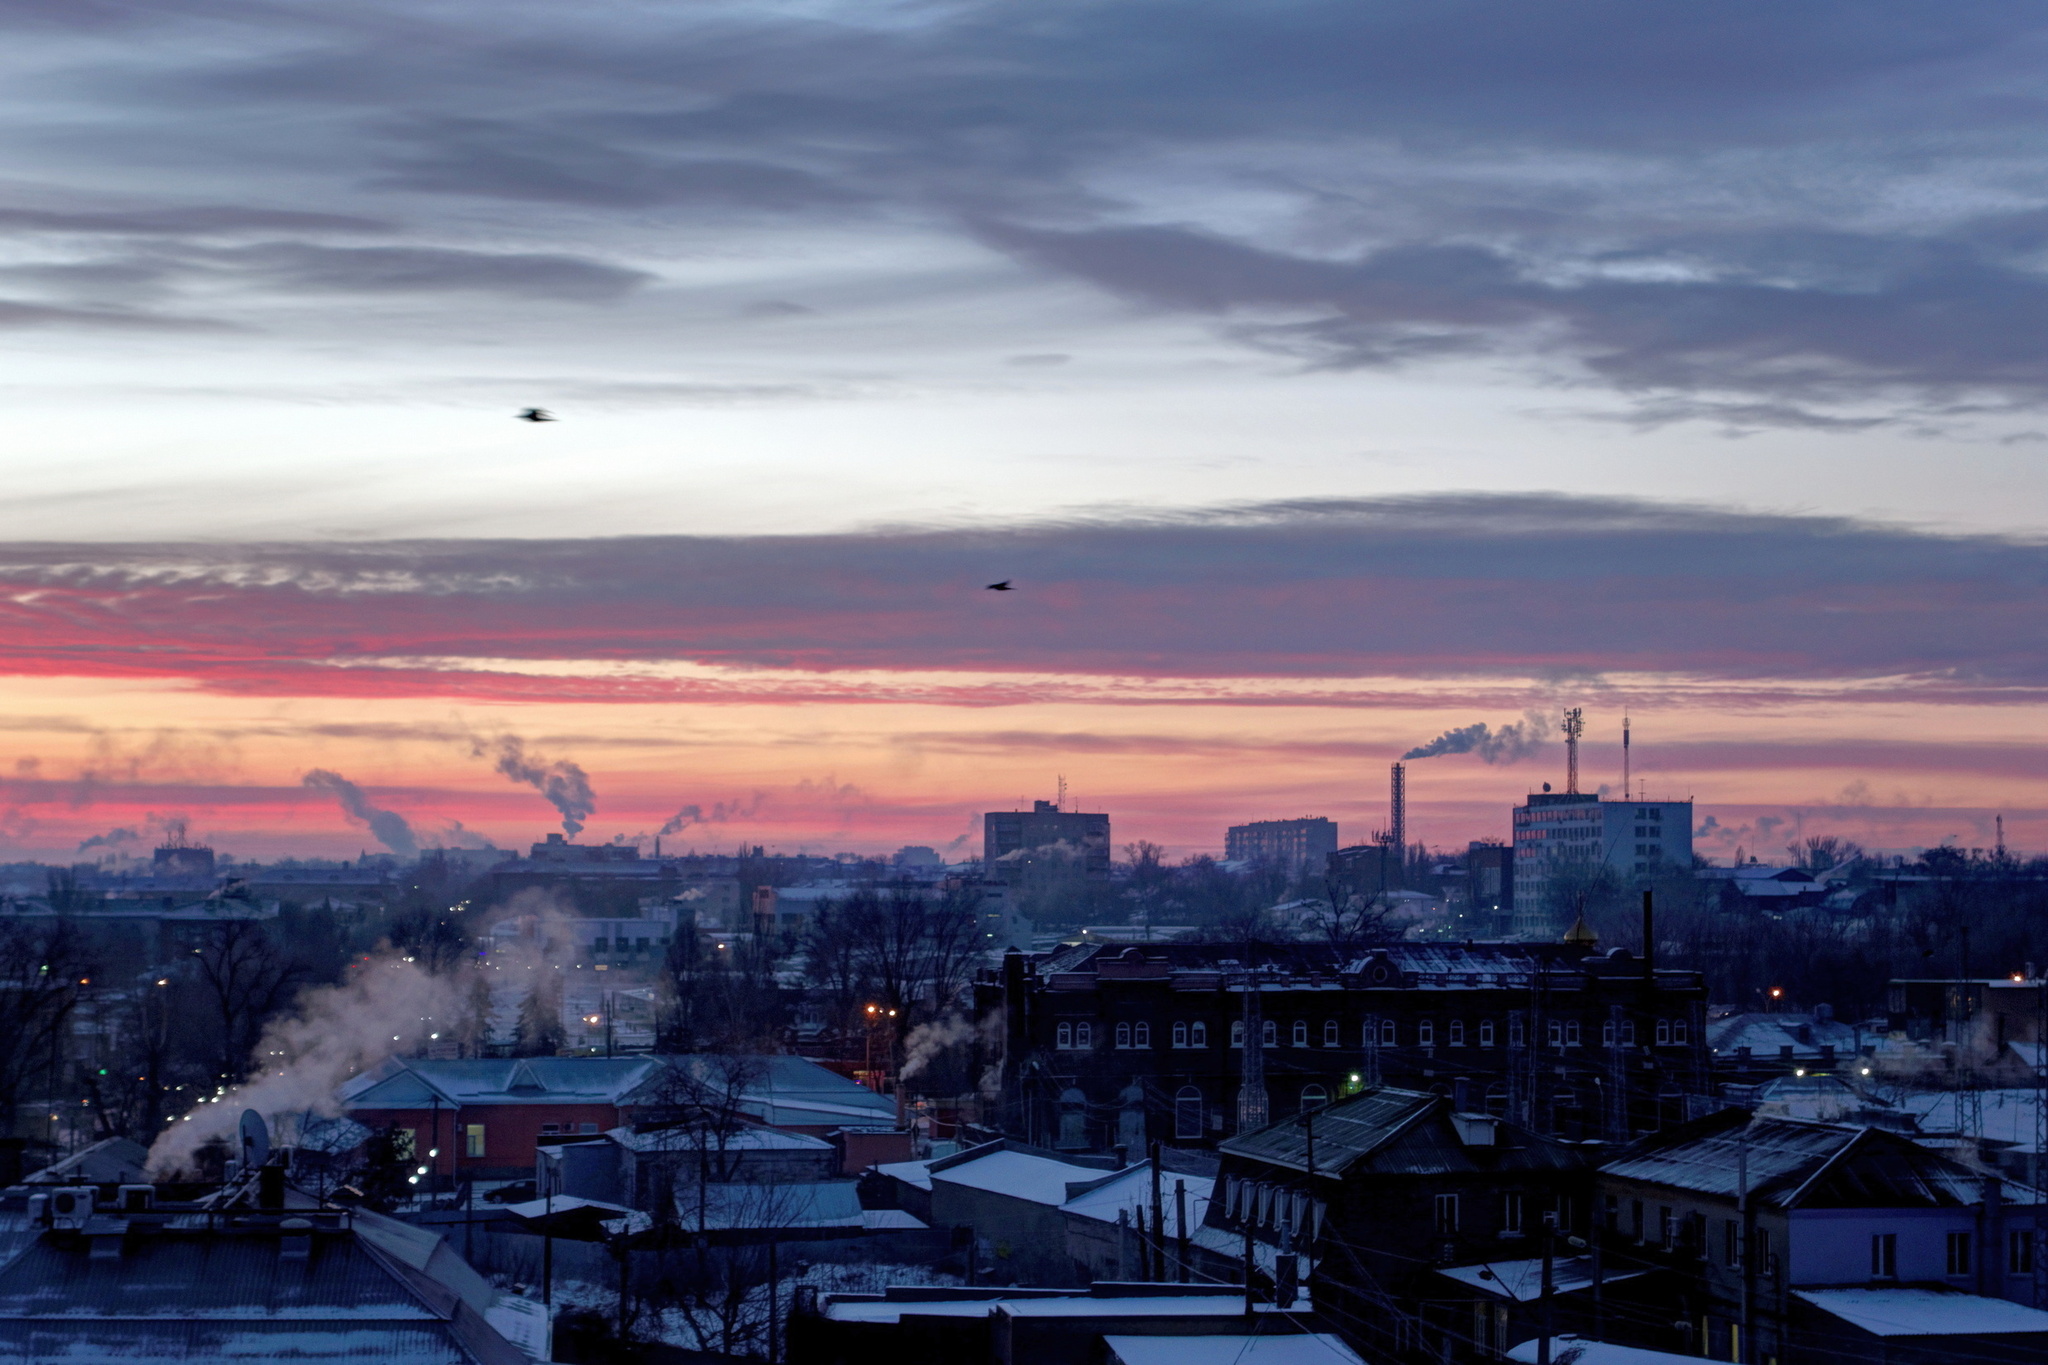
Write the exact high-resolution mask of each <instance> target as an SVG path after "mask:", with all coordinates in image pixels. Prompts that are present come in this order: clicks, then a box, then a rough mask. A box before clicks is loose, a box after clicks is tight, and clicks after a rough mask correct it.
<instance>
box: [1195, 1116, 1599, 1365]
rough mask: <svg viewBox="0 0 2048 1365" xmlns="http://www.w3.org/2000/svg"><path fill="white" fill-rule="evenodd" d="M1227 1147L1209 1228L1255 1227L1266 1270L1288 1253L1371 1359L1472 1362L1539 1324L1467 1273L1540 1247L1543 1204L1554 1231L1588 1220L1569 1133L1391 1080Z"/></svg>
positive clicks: (1584, 1171)
mask: <svg viewBox="0 0 2048 1365" xmlns="http://www.w3.org/2000/svg"><path fill="white" fill-rule="evenodd" d="M1221 1154H1222V1169H1221V1172H1220V1174H1219V1176H1218V1179H1217V1182H1216V1187H1215V1191H1214V1195H1213V1197H1212V1198H1211V1200H1210V1203H1209V1207H1208V1210H1207V1227H1208V1228H1209V1229H1210V1230H1211V1231H1212V1233H1213V1234H1214V1235H1216V1236H1218V1237H1219V1239H1231V1240H1237V1241H1239V1242H1242V1241H1243V1240H1244V1239H1246V1238H1249V1240H1250V1241H1251V1242H1252V1244H1253V1257H1254V1260H1255V1262H1256V1263H1257V1264H1258V1266H1259V1267H1260V1270H1261V1272H1262V1273H1263V1274H1265V1275H1268V1276H1271V1275H1273V1274H1274V1272H1278V1271H1280V1270H1281V1269H1282V1267H1284V1266H1285V1264H1286V1260H1287V1256H1288V1253H1290V1252H1291V1253H1292V1254H1293V1256H1294V1257H1296V1258H1297V1261H1296V1265H1295V1267H1294V1271H1293V1273H1294V1274H1295V1275H1297V1276H1300V1277H1303V1279H1304V1282H1305V1283H1307V1284H1309V1285H1310V1287H1311V1289H1312V1293H1313V1297H1314V1301H1315V1303H1316V1306H1317V1308H1318V1310H1319V1311H1322V1312H1325V1313H1327V1314H1329V1316H1330V1319H1331V1322H1332V1324H1333V1326H1334V1329H1335V1330H1336V1331H1338V1332H1339V1333H1341V1334H1343V1335H1344V1336H1345V1337H1346V1338H1347V1340H1349V1341H1350V1342H1351V1344H1352V1345H1353V1346H1354V1347H1356V1348H1357V1349H1358V1350H1359V1351H1360V1352H1361V1353H1362V1354H1364V1355H1365V1356H1366V1357H1367V1358H1369V1359H1384V1358H1387V1357H1394V1358H1402V1359H1405V1358H1417V1359H1420V1358H1428V1359H1434V1360H1452V1359H1467V1358H1471V1357H1472V1356H1473V1355H1474V1354H1475V1353H1476V1354H1479V1355H1482V1356H1483V1355H1485V1354H1487V1353H1488V1352H1490V1351H1493V1350H1496V1349H1499V1348H1501V1347H1504V1346H1505V1344H1506V1343H1507V1341H1509V1340H1512V1339H1515V1333H1516V1332H1518V1331H1522V1330H1525V1329H1526V1330H1529V1331H1533V1330H1534V1327H1533V1324H1525V1323H1524V1322H1522V1320H1521V1318H1520V1317H1519V1316H1517V1315H1516V1314H1515V1313H1514V1312H1513V1309H1514V1306H1515V1305H1516V1304H1517V1303H1519V1302H1521V1301H1522V1300H1521V1299H1520V1298H1519V1297H1517V1296H1513V1295H1510V1296H1507V1297H1505V1298H1503V1297H1501V1296H1499V1295H1496V1294H1494V1293H1492V1292H1490V1289H1489V1288H1488V1287H1487V1282H1486V1281H1484V1280H1480V1279H1479V1277H1478V1275H1477V1270H1478V1269H1485V1268H1486V1267H1487V1266H1488V1265H1510V1264H1513V1263H1519V1262H1526V1261H1528V1260H1529V1259H1530V1258H1532V1257H1534V1256H1537V1255H1540V1254H1541V1252H1540V1248H1541V1236H1540V1234H1541V1232H1542V1229H1543V1226H1544V1219H1545V1217H1546V1215H1556V1217H1557V1219H1558V1222H1559V1224H1560V1227H1559V1233H1560V1235H1570V1234H1571V1233H1572V1231H1573V1230H1574V1229H1582V1228H1583V1225H1584V1221H1585V1218H1586V1208H1587V1195H1588V1193H1589V1192H1590V1189H1591V1172H1590V1168H1589V1164H1588V1162H1587V1160H1586V1159H1585V1157H1584V1155H1583V1154H1582V1149H1580V1148H1579V1147H1577V1146H1576V1145H1574V1144H1571V1143H1566V1142H1562V1141H1559V1140H1557V1139H1555V1138H1551V1137H1547V1136H1545V1135H1543V1134H1540V1133H1536V1132H1532V1131H1530V1130H1529V1129H1527V1128H1524V1127H1521V1126H1520V1125H1518V1124H1515V1123H1512V1122H1509V1121H1508V1120H1506V1119H1503V1118H1497V1117H1495V1116H1493V1115H1490V1114H1477V1113H1467V1112H1463V1111H1461V1110H1459V1109H1457V1108H1456V1107H1455V1105H1454V1103H1453V1101H1452V1100H1451V1099H1450V1098H1449V1097H1447V1096H1443V1095H1437V1094H1431V1093H1426V1092H1423V1091H1418V1090H1402V1089H1397V1088H1394V1087H1392V1086H1382V1087H1379V1088H1377V1089H1373V1090H1368V1091H1366V1092H1365V1093H1363V1094H1361V1095H1358V1096H1356V1097H1354V1098H1351V1099H1347V1100H1342V1101H1340V1102H1338V1103H1336V1104H1333V1105H1331V1106H1329V1107H1328V1108H1326V1109H1319V1110H1314V1111H1311V1112H1308V1113H1303V1114H1296V1115H1293V1116H1291V1117H1289V1118H1286V1119H1282V1120H1281V1121H1279V1122H1278V1123H1274V1124H1271V1125H1269V1126H1267V1127H1265V1128H1261V1129H1258V1130H1256V1131H1254V1132H1250V1133H1244V1134H1240V1135H1239V1136H1237V1137H1233V1138H1229V1139H1227V1140H1225V1141H1224V1142H1223V1144H1222V1146H1221ZM1458 1267H1475V1268H1476V1269H1475V1271H1474V1277H1473V1278H1474V1283H1464V1282H1461V1281H1459V1280H1458V1279H1457V1278H1455V1277H1454V1276H1446V1275H1444V1274H1442V1273H1439V1272H1441V1271H1444V1270H1451V1269H1455V1268H1458ZM1494 1278H1495V1280H1496V1281H1497V1280H1498V1277H1497V1276H1496V1277H1494ZM1496 1310H1498V1312H1497V1311H1496ZM1475 1324H1476V1325H1475Z"/></svg>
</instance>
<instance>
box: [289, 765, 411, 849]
mask: <svg viewBox="0 0 2048 1365" xmlns="http://www.w3.org/2000/svg"><path fill="white" fill-rule="evenodd" d="M300 780H301V781H302V782H303V783H304V784H305V785H306V786H308V787H315V788H319V789H321V790H324V791H331V792H333V793H334V797H335V799H336V800H337V801H339V802H341V808H342V809H343V810H344V811H347V812H348V816H349V818H350V819H351V820H356V821H359V822H361V823H362V824H365V825H368V826H369V827H370V834H371V836H372V837H373V838H375V839H376V840H377V842H378V843H380V844H382V845H384V847H386V848H388V849H390V850H391V851H392V852H393V853H396V854H398V855H399V856H400V857H402V858H410V857H412V856H414V855H415V854H417V853H418V852H419V851H420V842H419V840H418V839H416V838H414V837H413V832H412V826H411V825H408V824H407V823H406V822H405V817H404V816H403V815H400V814H399V813H398V812H397V811H393V810H383V809H380V808H379V807H376V806H373V805H371V804H370V798H369V797H367V796H365V795H363V789H362V788H361V787H358V786H357V785H356V784H355V783H353V782H351V781H349V780H348V779H347V778H345V777H343V776H342V775H341V774H340V773H337V772H331V771H329V770H328V769H326V768H315V769H313V771H311V772H309V773H307V774H306V775H305V777H303V778H301V779H300Z"/></svg>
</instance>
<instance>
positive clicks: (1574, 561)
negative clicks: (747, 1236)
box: [0, 0, 2048, 858]
mask: <svg viewBox="0 0 2048 1365" xmlns="http://www.w3.org/2000/svg"><path fill="white" fill-rule="evenodd" d="M0 37H4V40H5V41H4V42H0V118H4V120H5V128H6V130H7V135H6V136H5V137H4V138H0V353H4V357H5V361H6V364H5V366H4V369H0V396H4V398H5V401H6V403H7V410H8V439H7V441H6V443H5V449H6V451H7V457H8V458H7V464H6V469H7V474H8V489H7V492H8V496H7V498H6V499H5V500H4V501H0V537H4V538H5V544H4V545H0V623H4V625H0V668H4V670H5V672H4V677H0V734H4V736H5V743H4V744H0V773H5V774H9V775H10V776H7V777H6V778H5V780H0V858H5V857H18V856H44V857H53V856H60V855H68V854H70V853H71V852H72V851H74V850H76V849H77V848H78V847H79V845H80V844H82V843H88V842H91V848H90V849H89V850H88V852H89V853H90V852H94V851H97V852H105V851H107V850H113V851H117V852H119V851H134V850H136V849H142V848H146V847H147V845H148V843H149V842H150V841H151V840H152V839H153V838H154V837H155V835H156V833H157V831H159V830H160V829H161V827H162V826H163V825H164V823H165V822H167V821H169V820H172V819H176V818H183V819H186V820H187V821H189V822H190V824H191V826H192V828H193V829H194V831H195V832H196V833H199V834H201V835H202V836H203V837H207V838H210V839H213V840H214V841H216V842H217V843H218V844H219V845H220V846H221V847H222V848H223V849H226V850H228V851H230V852H236V853H240V854H243V855H247V856H256V855H270V854H276V853H280V852H286V851H299V852H306V853H353V852H354V851H356V850H357V849H359V848H364V847H369V848H375V847H377V846H378V845H379V841H380V839H381V841H382V842H383V843H385V844H392V843H394V841H395V843H396V844H398V845H404V844H407V843H419V844H430V843H434V842H437V841H438V842H457V843H459V842H470V841H475V840H477V839H480V838H491V839H495V840H497V841H499V842H500V843H508V844H509V843H514V842H520V841H525V840H528V839H532V838H535V837H538V836H539V835H540V834H541V833H542V832H544V831H545V830H546V829H548V828H551V827H553V828H559V823H558V817H560V816H561V815H562V814H563V813H564V812H566V813H567V818H569V819H570V820H571V822H572V823H577V824H581V825H583V826H585V829H584V833H583V837H586V838H588V837H598V838H611V837H615V836H619V835H625V836H633V835H639V834H649V835H651V834H652V833H653V832H655V831H656V830H658V829H660V828H662V827H663V826H664V825H667V826H669V827H671V829H672V832H671V834H670V836H669V838H670V839H671V840H673V841H674V842H675V843H676V844H680V845H690V844H695V845H696V846H699V847H730V846H732V845H733V844H736V843H739V842H741V841H746V842H761V843H767V844H772V845H777V846H780V847H783V848H789V849H794V848H798V847H805V848H809V849H812V850H814V851H835V850H839V849H862V850H869V849H887V848H894V847H895V846H897V845H898V844H901V843H906V842H916V843H931V844H936V845H941V846H946V847H949V848H951V849H952V850H953V851H955V852H956V853H958V852H966V851H971V848H972V845H973V844H974V843H975V842H978V832H977V830H976V826H975V824H974V822H973V818H972V817H973V814H974V813H975V812H977V811H980V810H982V809H986V808H989V807H992V806H1008V805H1011V804H1014V803H1016V802H1018V801H1019V800H1028V799H1030V798H1032V797H1038V796H1050V795H1051V794H1052V791H1053V788H1054V784H1055V783H1056V781H1057V779H1058V777H1059V776H1060V775H1062V774H1064V775H1065V776H1066V778H1067V780H1068V782H1069V784H1070V788H1071V789H1072V791H1073V793H1074V795H1075V796H1076V797H1077V798H1078V799H1079V800H1080V801H1081V802H1082V803H1083V804H1085V805H1088V806H1090V807H1091V808H1102V809H1108V810H1110V811H1111V812H1112V813H1113V815H1114V816H1115V817H1116V821H1117V824H1116V834H1117V838H1118V839H1119V841H1122V840H1125V839H1132V838H1151V839H1155V840H1158V841H1160V842H1162V843H1165V844H1167V845H1169V846H1170V847H1172V848H1174V849H1176V850H1180V851H1192V850H1196V849H1205V848H1214V847H1216V846H1218V845H1220V842H1221V830H1222V827H1223V826H1224V825H1225V824H1228V823H1232V822H1235V821H1237V820H1242V819H1252V818H1262V817H1273V816H1281V815H1292V814H1303V813H1319V814H1329V815H1331V816H1333V817H1335V818H1337V819H1338V820H1339V821H1340V822H1341V823H1342V824H1343V826H1344V828H1345V830H1346V833H1347V835H1355V836H1359V837H1362V836H1363V835H1364V834H1365V833H1366V832H1367V830H1369V829H1370V828H1372V827H1374V826H1376V825H1378V824H1380V823H1383V821H1384V818H1385V810H1384V784H1385V765H1386V763H1387V762H1388V761H1389V760H1390V759H1392V758H1394V757H1397V756H1398V755H1399V754H1400V753H1402V752H1403V751H1405V750H1406V749H1407V748H1409V747H1412V746H1414V745H1417V744H1420V743H1422V742H1424V741H1426V740H1427V739H1429V738H1430V737H1432V736H1434V735H1436V734H1437V733H1439V732H1441V731H1444V730H1447V729H1451V728H1455V727H1460V726H1465V725H1469V724H1473V723H1477V722H1482V721H1483V722H1486V723H1488V724H1489V725H1491V726H1493V727H1494V728H1495V730H1496V731H1497V730H1498V729H1499V728H1500V727H1501V726H1505V725H1513V724H1523V725H1527V724H1529V722H1528V721H1527V720H1526V719H1525V717H1526V716H1528V715H1529V714H1531V713H1534V714H1536V715H1537V716H1538V717H1539V718H1543V732H1544V733H1546V734H1547V731H1548V727H1549V725H1550V723H1551V721H1550V719H1549V718H1551V717H1554V715H1555V713H1556V711H1557V709H1558V708H1560V707H1562V706H1565V705H1574V704H1576V705H1583V706H1585V707H1586V708H1587V709H1588V712H1589V718H1590V722H1591V725H1590V728H1591V737H1592V739H1593V741H1594V742H1593V744H1592V746H1591V747H1590V748H1589V750H1588V755H1587V767H1588V771H1589V773H1591V774H1593V775H1594V777H1595V778H1596V779H1597V780H1599V781H1605V782H1609V783H1618V779H1619V771H1618V754H1617V751H1616V743H1615V742H1616V740H1617V739H1618V734H1619V720H1620V716H1621V714H1622V711H1623V709H1624V708H1626V709H1627V710H1628V712H1629V713H1630V715H1631V716H1632V717H1633V718H1634V721H1635V725H1636V734H1637V736H1638V738H1639V740H1640V743H1639V745H1638V747H1637V754H1638V771H1639V772H1641V773H1643V774H1644V775H1645V776H1646V779H1647V780H1648V781H1649V783H1650V784H1651V787H1652V790H1653V791H1654V792H1656V793H1658V794H1664V795H1670V796H1685V795H1691V796H1694V797H1696V798H1697V799H1698V800H1699V801H1700V803H1701V821H1702V823H1704V822H1705V821H1706V819H1707V817H1708V816H1712V817H1713V821H1714V823H1713V826H1712V829H1711V831H1710V833H1709V835H1708V837H1707V838H1706V839H1705V841H1704V843H1703V847H1704V849H1705V851H1708V852H1713V853H1717V854H1719V855H1721V856H1726V855H1727V854H1729V853H1732V852H1733V850H1734V848H1735V847H1736V846H1737V845H1738V844H1739V845H1742V846H1744V847H1746V848H1750V849H1753V850H1754V849H1761V850H1763V851H1764V852H1765V853H1766V854H1767V855H1768V853H1770V852H1771V851H1772V850H1774V849H1776V848H1777V847H1778V846H1779V845H1781V844H1782V843H1783V842H1784V841H1785V840H1786V839H1787V838H1789V837H1792V836H1794V835H1796V834H1799V833H1846V834H1849V835H1851V836H1852V837H1857V838H1861V839H1863V840H1865V841H1866V842H1868V843H1871V844H1873V845H1876V846H1881V847H1885V848H1894V849H1902V850H1904V849H1912V848H1917V847H1919V846H1922V845H1924V844H1928V843H1932V842H1937V841H1940V840H1943V839H1951V838H1952V839H1954V840H1956V841H1957V842H1960V843H1963V844H1966V845H1972V844H1975V845H1982V844H1988V843H1989V842H1990V841H1991V838H1992V828H1993V819H1994V817H1995V816H1996V815H1999V814H2003V815H2004V816H2005V817H2006V822H2007V829H2008V832H2009V836H2010V837H2011V838H2012V840H2013V842H2015V843H2017V844H2019V845H2021V846H2023V847H2025V846H2028V845H2029V841H2031V846H2032V847H2034V848H2042V847H2048V783H2044V780H2043V773H2044V771H2048V770H2044V766H2043V760H2044V758H2048V739H2044V738H2043V735H2044V727H2043V725H2042V721H2043V720H2044V718H2048V716H2044V711H2048V707H2044V702H2048V695H2044V692H2043V687H2044V684H2048V656H2044V639H2043V636H2044V633H2048V600H2044V599H2048V565H2044V561H2043V556H2042V549H2041V536H2040V529H2041V527H2042V525H2043V523H2044V521H2048V473H2044V463H2048V159H2044V157H2043V156H2042V152H2043V150H2044V143H2048V102H2044V99H2043V96H2042V94H2041V91H2042V89H2043V88H2044V81H2043V78H2044V75H2048V16H2043V15H2042V13H2041V12H2040V10H2039V7H2038V6H2032V5H2026V6H2023V5H2019V4H2007V3H2001V0H1982V2H1981V3H1978V4H1974V5H1970V6H1966V7H1961V8H1957V7H1954V6H1936V5H1933V4H1931V3H1927V4H1904V3H1900V4H1887V3H1867V2H1866V3H1859V4H1855V5H1850V4H1840V3H1829V2H1828V0H1812V2H1811V3H1804V4H1800V5H1784V4H1775V3H1773V4H1764V3H1754V4H1751V3H1739V2H1735V0H1731V2H1730V3H1723V4H1717V5H1711V6H1684V7H1680V6H1644V5H1640V4H1630V3H1619V2H1618V0H1617V2H1616V3H1592V2H1586V3H1571V2H1569V0H1564V2H1560V3H1549V4H1543V5H1529V4H1523V3H1513V4H1509V3H1501V4H1474V3H1461V2H1460V0H1428V3H1423V2H1422V0H1416V2H1414V3H1393V2H1389V0H1365V2H1363V3H1362V2H1361V0H1328V2H1322V0H1260V3H1256V4H1253V3H1238V4H1211V3H1202V0H1175V2H1174V3H1171V4H1164V3H1149V2H1148V0H1122V2H1120V3H1077V2H1075V0H1039V2H1038V3H1033V4H1029V5H1025V4H1017V3H1013V2H1012V3H908V4H888V3H876V2H875V0H869V2H868V3H863V4H859V5H854V4H835V3H829V2H828V0H784V2H783V3H765V2H764V3H751V4H721V3H709V2H704V3H688V4H678V3H673V2H671V3H663V4H655V3H638V4H635V3H615V2H611V0H591V2H590V3H584V4H580V5H575V6H565V5H561V4H558V3H549V4H536V3H525V2H524V0H493V3H490V4H483V3H479V2H478V0H407V2H406V3H403V4H399V3H390V4H377V3H371V2H370V0H361V2H359V3H351V4H348V5H346V6H335V5H332V4H314V3H311V2H310V0H307V2H306V3H293V2H290V0H285V2H279V3H266V2H265V0H185V2H184V3H157V4H148V5H143V4H130V3H123V2H122V0H65V2H64V3H56V2H55V0H0ZM529 404H538V405H541V406H544V407H547V408H549V409H551V410H553V411H554V412H555V413H556V414H558V415H559V417H560V419H561V420H560V421H559V422H556V423H554V424H551V425H529V424H524V423H519V422H516V421H514V420H512V414H513V413H514V412H516V411H517V410H518V409H519V408H521V407H524V406H526V405H529ZM999 578H1012V579H1015V580H1016V581H1017V583H1018V585H1019V587H1020V589H1021V590H1020V591H1019V592H1017V593H1014V594H1009V595H1006V596H999V595H994V594H989V593H986V592H984V591H982V589H981V585H982V584H983V583H986V582H989V581H993V580H995V579H999ZM1523 750H1527V752H1522V751H1523ZM1510 752H1521V753H1522V756H1521V757H1520V758H1519V760H1518V761H1515V762H1498V763H1494V764H1488V763H1486V762H1485V761H1483V759H1482V758H1481V757H1479V756H1477V755H1469V754H1468V755H1463V756H1449V757H1441V758H1432V759H1428V760H1422V761H1418V763H1417V765H1416V770H1415V774H1414V776H1413V779H1412V786H1413V790H1414V794H1415V800H1416V814H1415V817H1414V819H1413V820H1412V821H1411V825H1412V827H1413V828H1414V829H1415V830H1416V832H1417V834H1418V835H1419V836H1420V837H1423V838H1426V839H1429V840H1431V841H1432V842H1436V843H1440V844H1445V845H1451V844H1456V843H1460V842H1462V841H1463V840H1465V839H1468V838H1474V837H1481V836H1487V835H1496V836H1497V835H1500V834H1502V833H1504V832H1505V824H1506V821H1505V811H1506V806H1507V805H1508V803H1509V802H1510V801H1511V800H1512V799H1513V798H1514V796H1515V795H1516V794H1517V793H1519V792H1522V791H1526V790H1528V789H1529V788H1530V787H1531V786H1533V785H1534V784H1536V783H1537V782H1539V781H1541V780H1547V779H1552V778H1554V777H1556V776H1557V773H1558V770H1559V769H1560V767H1561V757H1560V755H1559V754H1558V752H1557V746H1556V744H1555V743H1543V744H1538V745H1535V746H1534V747H1533V749H1530V748H1529V746H1526V745H1525V746H1521V748H1520V749H1513V750H1511V751H1510ZM693 811H694V813H692V812H693ZM394 819H395V820H396V821H397V823H394Z"/></svg>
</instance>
